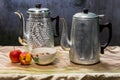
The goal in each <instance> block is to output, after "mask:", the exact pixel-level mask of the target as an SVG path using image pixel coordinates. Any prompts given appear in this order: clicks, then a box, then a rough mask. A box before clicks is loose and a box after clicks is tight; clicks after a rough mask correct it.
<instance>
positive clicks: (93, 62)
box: [71, 60, 100, 65]
mask: <svg viewBox="0 0 120 80" xmlns="http://www.w3.org/2000/svg"><path fill="white" fill-rule="evenodd" d="M71 62H72V63H75V64H80V65H93V64H97V63H99V62H100V60H89V61H77V62H76V61H73V60H71Z"/></svg>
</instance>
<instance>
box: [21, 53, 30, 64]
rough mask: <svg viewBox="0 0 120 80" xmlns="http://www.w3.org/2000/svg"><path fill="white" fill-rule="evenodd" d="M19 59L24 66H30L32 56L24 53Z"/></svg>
mask: <svg viewBox="0 0 120 80" xmlns="http://www.w3.org/2000/svg"><path fill="white" fill-rule="evenodd" d="M19 59H20V63H21V64H22V65H28V64H30V62H31V60H32V57H31V54H30V53H29V52H22V53H21V54H20V57H19Z"/></svg>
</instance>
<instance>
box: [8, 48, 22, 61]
mask: <svg viewBox="0 0 120 80" xmlns="http://www.w3.org/2000/svg"><path fill="white" fill-rule="evenodd" d="M20 54H21V51H20V50H13V51H11V52H10V54H9V57H10V60H11V62H13V63H18V62H20V60H19V56H20Z"/></svg>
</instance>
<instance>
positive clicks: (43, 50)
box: [31, 47, 57, 56]
mask: <svg viewBox="0 0 120 80" xmlns="http://www.w3.org/2000/svg"><path fill="white" fill-rule="evenodd" d="M46 49H48V50H50V49H51V50H53V52H50V51H49V52H48V51H46ZM40 50H41V51H42V52H39V51H40ZM31 53H32V54H34V53H38V54H41V53H49V55H52V54H56V53H57V50H56V49H54V48H49V47H41V48H35V49H32V51H31ZM49 55H48V56H49ZM40 56H47V55H40Z"/></svg>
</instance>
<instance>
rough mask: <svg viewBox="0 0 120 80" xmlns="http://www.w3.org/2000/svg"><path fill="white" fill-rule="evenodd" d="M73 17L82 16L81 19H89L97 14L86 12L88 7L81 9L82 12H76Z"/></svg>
mask: <svg viewBox="0 0 120 80" xmlns="http://www.w3.org/2000/svg"><path fill="white" fill-rule="evenodd" d="M73 17H74V18H82V19H90V18H96V17H98V15H96V14H94V13H91V12H88V9H83V12H79V13H76V14H75V15H74V16H73Z"/></svg>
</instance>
